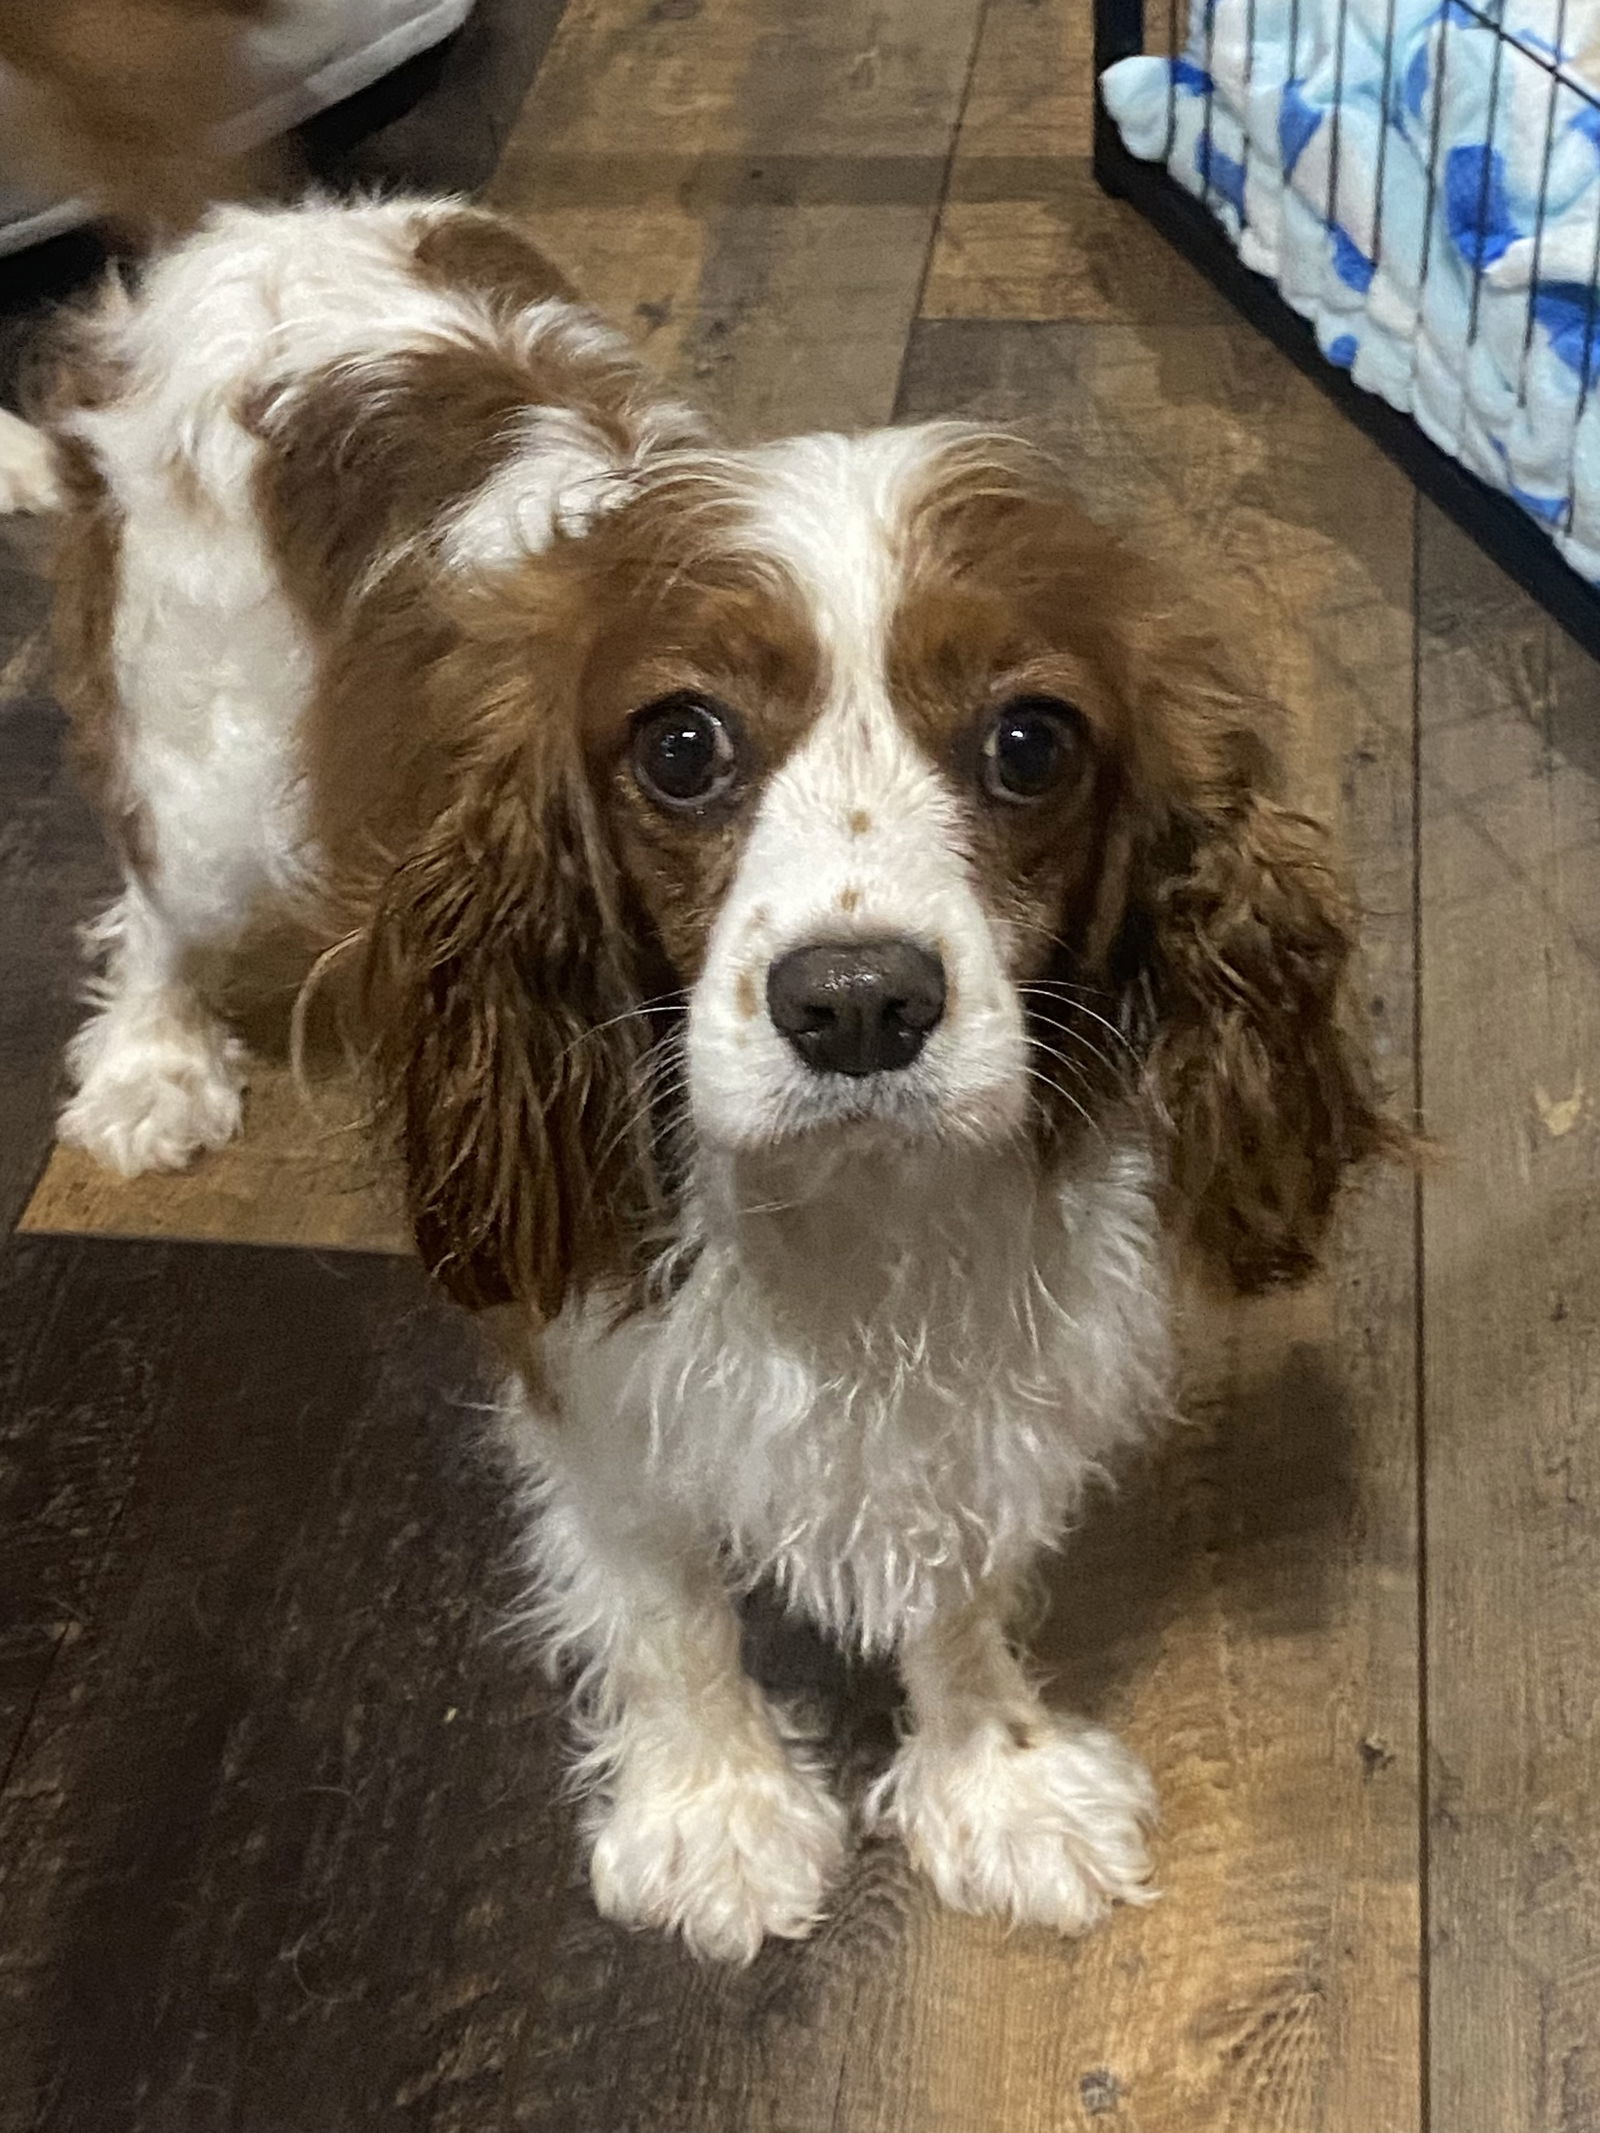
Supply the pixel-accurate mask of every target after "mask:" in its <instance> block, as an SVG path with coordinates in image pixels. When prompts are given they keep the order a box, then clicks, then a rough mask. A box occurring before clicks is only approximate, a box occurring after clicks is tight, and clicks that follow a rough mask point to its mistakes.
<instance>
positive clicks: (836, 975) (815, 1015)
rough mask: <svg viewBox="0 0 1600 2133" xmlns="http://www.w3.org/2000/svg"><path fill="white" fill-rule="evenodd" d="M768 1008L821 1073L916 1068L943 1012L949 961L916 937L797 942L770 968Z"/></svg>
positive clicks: (794, 1043)
mask: <svg viewBox="0 0 1600 2133" xmlns="http://www.w3.org/2000/svg"><path fill="white" fill-rule="evenodd" d="M767 1012H768V1013H769V1014H770V1015H771V1017H772V1019H773V1022H774V1024H775V1025H776V1026H777V1028H779V1029H780V1030H782V1032H783V1034H784V1035H785V1036H786V1037H787V1038H788V1040H789V1042H790V1043H791V1044H792V1045H793V1046H794V1048H795V1050H796V1051H797V1052H798V1053H799V1054H800V1057H801V1058H802V1059H803V1060H804V1061H805V1063H806V1065H807V1066H809V1067H815V1068H816V1069H817V1071H818V1072H819V1073H821V1074H881V1073H885V1072H888V1071H890V1070H891V1069H893V1068H896V1067H907V1066H910V1064H911V1062H912V1060H913V1059H915V1058H916V1056H917V1054H918V1052H920V1051H921V1050H922V1047H923V1044H924V1043H925V1042H926V1040H927V1036H928V1032H929V1030H931V1029H933V1028H934V1027H935V1026H936V1025H937V1023H938V1020H939V1017H940V1016H941V1015H942V1014H943V1013H944V966H943V964H942V963H941V962H940V961H939V958H938V957H937V956H936V955H930V954H929V952H928V950H927V949H926V948H919V947H918V946H917V944H916V942H915V941H851V942H848V943H846V942H836V943H832V944H829V943H824V944H822V945H820V946H818V947H815V948H791V949H790V951H789V953H788V954H787V955H781V956H779V957H778V959H777V960H776V962H774V963H773V964H772V966H771V968H770V969H769V970H768V972H767Z"/></svg>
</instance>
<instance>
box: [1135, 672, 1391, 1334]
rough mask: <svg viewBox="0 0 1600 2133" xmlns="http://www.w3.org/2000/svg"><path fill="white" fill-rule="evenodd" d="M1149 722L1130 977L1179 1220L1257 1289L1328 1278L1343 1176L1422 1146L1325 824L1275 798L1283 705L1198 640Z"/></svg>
mask: <svg viewBox="0 0 1600 2133" xmlns="http://www.w3.org/2000/svg"><path fill="white" fill-rule="evenodd" d="M1152 708H1153V709H1154V715H1155V719H1156V721H1157V724H1158V733H1157V735H1156V737H1155V739H1154V741H1153V743H1152V746H1151V749H1150V755H1151V756H1152V757H1157V758H1159V760H1160V768H1159V770H1158V771H1157V773H1156V777H1155V781H1154V786H1153V788H1152V787H1151V786H1149V785H1147V789H1146V792H1145V794H1144V795H1143V796H1142V798H1143V803H1144V804H1143V806H1142V808H1141V810H1140V811H1141V813H1142V814H1143V816H1144V824H1145V827H1144V833H1143V835H1142V837H1139V836H1136V839H1135V856H1134V858H1133V861H1132V878H1131V881H1130V896H1129V903H1128V907H1127V908H1128V923H1127V926H1126V929H1125V932H1124V938H1123V943H1122V949H1121V954H1120V957H1119V961H1120V963H1121V973H1120V974H1121V975H1122V977H1123V980H1124V984H1125V985H1126V986H1127V988H1128V989H1127V993H1126V997H1127V999H1128V1002H1129V1017H1130V1020H1131V1022H1132V1024H1133V1026H1134V1028H1135V1030H1136V1031H1137V1033H1138V1035H1139V1037H1140V1038H1141V1040H1142V1042H1141V1047H1140V1048H1141V1049H1142V1051H1143V1053H1144V1057H1145V1074H1146V1085H1147V1088H1148V1091H1149V1093H1150V1095H1151V1096H1152V1098H1153V1100H1154V1108H1155V1110H1156V1113H1157V1116H1158V1118H1159V1119H1160V1121H1161V1123H1162V1125H1163V1127H1164V1129H1165V1132H1166V1136H1167V1141H1168V1160H1169V1175H1170V1178H1171V1182H1172V1186H1173V1190H1174V1195H1175V1198H1176V1200H1177V1202H1178V1209H1179V1215H1180V1220H1181V1221H1182V1222H1183V1224H1184V1226H1185V1228H1186V1230H1187V1232H1188V1234H1189V1236H1190V1238H1191V1240H1192V1242H1193V1244H1194V1246H1195V1247H1196V1249H1197V1251H1198V1253H1199V1255H1200V1258H1201V1261H1202V1263H1203V1264H1204V1266H1205V1267H1206V1268H1207V1269H1208V1270H1209V1271H1210V1272H1211V1273H1213V1274H1214V1275H1217V1276H1220V1277H1221V1279H1222V1280H1223V1281H1224V1282H1225V1284H1226V1285H1227V1286H1228V1287H1230V1288H1232V1289H1234V1290H1236V1291H1238V1292H1240V1293H1245V1294H1249V1293H1253V1292H1256V1291H1259V1290H1263V1289H1267V1288H1270V1287H1273V1286H1276V1285H1278V1284H1284V1283H1292V1282H1296V1281H1300V1280H1303V1279H1304V1278H1305V1277H1306V1276H1307V1275H1309V1274H1310V1273H1312V1272H1313V1271H1314V1270H1315V1267H1316V1265H1317V1261H1318V1257H1319V1253H1320V1248H1321V1245H1322V1242H1323V1239H1324V1236H1325V1234H1326V1231H1327V1227H1328V1222H1329V1218H1330V1216H1331V1213H1332V1210H1333V1204H1334V1199H1335V1196H1336V1194H1337V1191H1338V1188H1339V1185H1340V1182H1341V1180H1342V1178H1343V1176H1344V1174H1345V1172H1346V1171H1347V1170H1348V1169H1350V1168H1351V1167H1352V1166H1353V1165H1355V1164H1358V1163H1361V1162H1363V1161H1365V1160H1367V1159H1368V1158H1369V1157H1372V1156H1374V1155H1379V1154H1400V1153H1402V1152H1404V1151H1405V1150H1406V1149H1407V1147H1408V1146H1409V1141H1408V1136H1407V1135H1406V1134H1405V1133H1404V1132H1403V1131H1402V1129H1401V1128H1400V1127H1398V1126H1397V1125H1396V1124H1395V1123H1394V1122H1393V1121H1392V1120H1390V1119H1388V1118H1386V1117H1385V1116H1384V1115H1383V1112H1382V1111H1381V1109H1380V1107H1379V1102H1378V1097H1377V1093H1376V1090H1375V1086H1374V1079H1373V1073H1372V1065H1371V1060H1370V1056H1369V1051H1368V1046H1367V1043H1366V1039H1365V1035H1364V1032H1363V1031H1362V1030H1361V1028H1360V1026H1359V1021H1358V1018H1357V1016H1356V1014H1355V1011H1354V1003H1353V1002H1352V1000H1351V998H1350V988H1349V972H1350V963H1351V957H1352V954H1353V951H1354V948H1355V942H1356V924H1357V920H1356V913H1355V910H1354V907H1353V904H1352V901H1351V899H1350V897H1349V896H1348V894H1347V892H1346V890H1345V888H1344V886H1343V884H1342V882H1341V881H1340V879H1339V877H1338V874H1337V872H1336V870H1335V868H1334V865H1333V862H1332V860H1331V857H1330V854H1329V850H1328V841H1327V837H1326V834H1325V832H1324V831H1323V829H1322V828H1321V826H1320V825H1319V824H1317V823H1315V822H1313V821H1311V820H1310V819H1309V818H1307V817H1306V816H1304V815H1300V814H1296V813H1294V812H1292V811H1291V810H1290V809H1288V808H1287V807H1285V806H1283V805H1282V804H1280V802H1279V801H1278V800H1277V799H1276V798H1275V797H1274V796H1273V792H1272V789H1271V788H1272V785H1273V783H1274V779H1275V770H1276V765H1275V759H1274V755H1273V751H1272V748H1271V746H1270V742H1269V740H1268V737H1267V730H1266V729H1267V724H1268V717H1269V714H1268V713H1267V711H1266V708H1265V707H1264V706H1259V705H1254V704H1252V703H1251V702H1250V701H1249V699H1248V698H1247V697H1245V696H1244V695H1242V694H1241V693H1240V692H1239V691H1238V690H1237V688H1236V687H1235V686H1234V684H1233V683H1232V682H1231V680H1230V679H1229V678H1228V676H1227V675H1226V673H1225V671H1224V670H1223V668H1222V666H1221V663H1220V660H1219V658H1218V655H1217V653H1216V648H1215V646H1214V644H1213V643H1212V642H1211V641H1210V640H1209V639H1206V638H1204V637H1201V638H1199V639H1194V638H1188V639H1185V638H1183V637H1182V636H1180V637H1179V639H1178V656H1177V657H1176V658H1174V657H1173V655H1172V651H1171V648H1170V646H1169V648H1168V651H1167V653H1166V654H1165V655H1164V659H1163V670H1162V672H1161V674H1160V675H1159V677H1158V679H1157V680H1156V682H1155V683H1154V684H1153V685H1152V693H1151V696H1147V698H1146V710H1147V713H1148V712H1149V711H1150V710H1151V709H1152Z"/></svg>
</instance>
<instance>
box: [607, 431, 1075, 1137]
mask: <svg viewBox="0 0 1600 2133" xmlns="http://www.w3.org/2000/svg"><path fill="white" fill-rule="evenodd" d="M986 464H987V463H986V462H984V461H980V460H979V459H978V458H977V456H976V453H975V452H974V450H973V448H972V447H971V446H968V447H967V449H966V450H965V451H963V450H962V449H960V448H958V447H957V446H956V445H954V443H952V444H951V445H949V446H947V447H946V448H945V449H944V451H943V452H940V451H938V450H937V449H935V448H934V446H933V444H932V442H931V440H930V438H929V437H928V435H927V434H926V433H924V432H919V431H888V432H881V433H878V434H877V435H875V436H872V437H869V438H866V439H861V440H845V439H842V438H834V437H823V438H804V439H800V440H798V441H796V442H792V443H789V444H785V445H782V446H777V447H773V448H770V449H768V450H766V451H763V452H759V453H752V454H750V455H747V456H746V457H744V458H743V459H741V460H739V461H737V462H735V463H733V464H732V465H731V466H729V467H727V468H725V469H724V471H723V473H722V475H721V481H722V483H723V485H724V493H723V495H722V497H721V499H720V502H719V503H718V505H717V506H716V507H715V509H716V515H717V517H718V519H719V521H720V523H719V525H718V527H717V532H716V539H717V541H718V543H719V545H720V548H721V552H720V554H718V555H717V557H716V558H715V561H714V562H712V563H710V566H709V569H708V561H707V559H706V558H705V557H702V559H701V562H700V564H699V566H698V568H697V569H696V570H693V571H684V570H683V567H682V564H681V562H675V561H674V560H673V559H672V556H671V544H670V539H669V541H668V543H667V554H666V558H665V559H664V560H663V561H662V562H661V563H660V565H659V566H658V567H659V569H660V572H661V575H660V577H659V579H657V580H656V581H655V582H649V581H647V582H645V583H642V584H641V582H640V580H639V578H638V577H637V576H635V578H634V580H633V585H634V592H633V599H632V601H631V603H630V608H629V612H628V615H627V617H626V619H624V620H623V621H622V623H621V625H620V629H619V632H618V634H617V635H616V636H615V637H613V638H611V639H610V641H608V642H606V643H604V644H603V646H602V647H601V649H600V653H599V656H598V657H597V658H596V659H595V660H594V661H593V662H592V664H591V666H590V668H589V671H588V673H587V674H586V677H585V683H584V695H585V710H586V715H587V717H588V719H589V720H590V721H591V724H590V735H591V740H590V746H591V749H592V750H593V760H594V761H595V762H596V766H597V772H598V776H597V785H598V789H599V790H600V792H601V794H602V795H603V804H604V807H605V810H606V813H607V816H608V819H609V823H610V829H611V837H612V842H613V846H614V849H615V851H616V852H617V854H618V857H619V860H620V863H621V866H622V868H623V871H624V873H625V875H626V878H627V881H628V883H629V885H630V887H631V889H632V891H633V894H634V897H635V898H636V900H637V903H638V905H639V906H640V907H641V909H642V910H643V911H644V912H645V913H646V914H647V915H648V919H649V921H650V924H651V926H652V928H653V931H654V933H655V934H656V936H657V937H658V939H659V940H660V942H661V943H662V945H663V947H664V949H665V951H666V955H667V958H668V959H669V961H670V963H671V966H672V969H673V971H674V973H675V975H676V978H677V981H678V982H680V983H682V984H684V985H685V986H686V987H687V989H688V1032H687V1045H686V1070H687V1083H688V1097H689V1102H690V1105H691V1108H692V1113H693V1119H694V1126H695V1131H696V1133H697V1135H698V1137H699V1138H700V1140H701V1141H702V1143H706V1144H710V1145H714V1146H719V1147H724V1148H732V1149H739V1150H747V1151H753V1150H761V1149H766V1148H770V1147H773V1146H774V1145H776V1144H779V1143H783V1142H788V1141H795V1140H799V1139H803V1138H808V1137H810V1138H814V1137H816V1136H828V1135H831V1136H838V1135H840V1134H841V1133H844V1134H850V1133H858V1134H859V1133H860V1132H861V1131H862V1130H866V1131H869V1132H870V1131H874V1130H876V1131H879V1132H880V1133H888V1134H891V1135H909V1136H915V1137H922V1138H927V1137H933V1138H962V1139H972V1138H997V1137H1001V1136H1005V1135H1009V1134H1012V1133H1015V1132H1016V1131H1018V1130H1019V1129H1021V1128H1022V1127H1023V1126H1024V1125H1025V1123H1026V1121H1027V1119H1028V1117H1029V1115H1030V1111H1032V1110H1034V1109H1035V1108H1036V1106H1035V1105H1034V1104H1033V1095H1034V1092H1035V1089H1036V1088H1037V1087H1038V1086H1040V1084H1039V1083H1038V1082H1036V1081H1035V1080H1034V1077H1035V1076H1039V1075H1042V1074H1044V1068H1043V1067H1042V1065H1041V1063H1040V1060H1039V1055H1038V1047H1037V1045H1036V1043H1035V1042H1034V1041H1033V1039H1032V1037H1031V1036H1030V1015H1029V1011H1028V999H1027V996H1026V994H1025V990H1024V988H1025V986H1026V985H1027V983H1028V981H1030V980H1035V979H1040V978H1042V977H1043V975H1044V973H1045V971H1046V969H1047V968H1049V967H1050V966H1051V965H1052V963H1053V961H1054V960H1055V959H1056V958H1057V957H1058V954H1059V942H1060V939H1061V937H1062V934H1063V929H1064V928H1070V927H1071V926H1072V925H1073V923H1074V922H1075V920H1076V917H1077V915H1078V914H1077V909H1076V907H1077V903H1078V901H1079V898H1080V896H1081V892H1082V890H1083V888H1084V886H1085V883H1086V881H1087V880H1088V879H1089V877H1090V876H1091V875H1092V874H1093V872H1094V870H1095V868H1096V865H1097V861H1098V854H1099V847H1100V844H1101V841H1102V832H1103V827H1104V812H1105V810H1104V806H1103V804H1097V802H1100V803H1103V802H1104V800H1105V797H1106V794H1107V792H1108V791H1109V785H1110V781H1111V780H1112V779H1113V777H1114V767H1115V766H1114V754H1115V735H1114V731H1113V727H1114V719H1113V715H1112V707H1111V706H1110V705H1109V704H1108V702H1107V701H1106V696H1105V691H1104V689H1103V688H1102V687H1101V686H1100V685H1099V682H1098V678H1097V676H1096V675H1095V673H1094V671H1093V664H1092V660H1091V658H1090V657H1088V656H1087V655H1086V653H1085V651H1084V650H1083V649H1082V648H1081V645H1080V648H1078V649H1075V648H1074V647H1073V645H1072V644H1071V643H1070V641H1068V638H1069V636H1070V634H1071V633H1070V628H1069V627H1064V624H1067V625H1069V624H1070V617H1066V618H1063V617H1057V616H1052V615H1050V614H1049V613H1047V612H1045V611H1043V607H1042V606H1041V605H1040V604H1039V603H1036V602H1035V601H1033V600H1032V599H1031V598H1030V592H1029V588H1027V587H1025V586H1023V585H1020V584H1018V583H1017V582H1016V581H1015V572H1014V559H1012V558H1008V557H1007V556H1005V555H1004V554H1002V553H1001V552H1000V546H1001V544H1000V543H999V542H998V541H997V539H996V535H997V533H998V532H999V528H998V526H997V525H996V524H995V523H994V520H995V517H996V514H995V512H994V509H993V499H986V498H985V497H984V495H983V491H982V478H983V475H982V470H983V468H984V467H985V466H986ZM988 471H989V473H990V474H992V467H991V468H989V469H988ZM684 503H685V500H684V499H683V498H681V497H680V498H676V499H670V498H668V497H665V496H663V495H660V494H657V495H656V496H654V497H652V498H651V499H650V500H649V503H648V506H647V512H648V515H650V516H652V517H654V516H655V515H656V514H658V513H660V512H661V511H662V510H663V509H665V510H666V511H667V512H668V513H669V514H670V513H672V512H673V511H675V510H679V511H681V510H682V509H683V508H684ZM1018 508H1019V510H1020V508H1021V507H1020V505H1019V507H1018ZM640 515H641V516H644V515H645V514H644V513H641V514H640ZM635 531H636V528H635V526H634V524H633V523H632V522H630V517H629V514H628V513H627V512H626V511H624V512H623V513H621V514H620V515H619V517H618V520H617V522H616V524H615V526H614V527H613V528H612V529H611V535H612V539H613V540H614V541H615V543H616V546H617V548H618V549H619V550H620V551H621V552H622V553H623V554H628V553H630V552H636V551H635V549H634V535H635ZM704 531H705V527H704V522H702V534H704ZM1011 531H1012V532H1013V533H1020V531H1021V527H1020V524H1018V525H1017V526H1015V527H1013V528H1012V529H1011ZM640 550H641V551H642V552H643V553H644V554H645V555H647V556H648V555H653V554H654V553H655V552H656V551H655V543H654V542H653V541H645V542H643V543H641V544H640ZM1008 581H1009V582H1008ZM1086 634H1087V633H1080V637H1084V636H1086ZM1102 1012H1103V1009H1102ZM1051 1019H1052V1020H1053V1019H1055V1018H1054V1017H1051ZM1089 1026H1090V1025H1089V1024H1088V1022H1087V1021H1086V1022H1085V1029H1087V1028H1088V1027H1089ZM1100 1049H1101V1047H1100V1046H1098V1045H1097V1046H1096V1047H1095V1048H1094V1053H1092V1054H1091V1056H1094V1054H1095V1053H1098V1051H1099V1050H1100ZM1083 1073H1084V1068H1083V1063H1082V1061H1081V1060H1079V1061H1071V1060H1069V1063H1068V1067H1067V1076H1068V1077H1070V1076H1072V1075H1074V1074H1076V1075H1077V1077H1078V1078H1080V1079H1081V1078H1082V1077H1083ZM1044 1078H1045V1079H1046V1080H1051V1081H1060V1080H1062V1079H1063V1078H1064V1077H1063V1076H1062V1075H1060V1074H1059V1073H1052V1074H1045V1075H1044Z"/></svg>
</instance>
